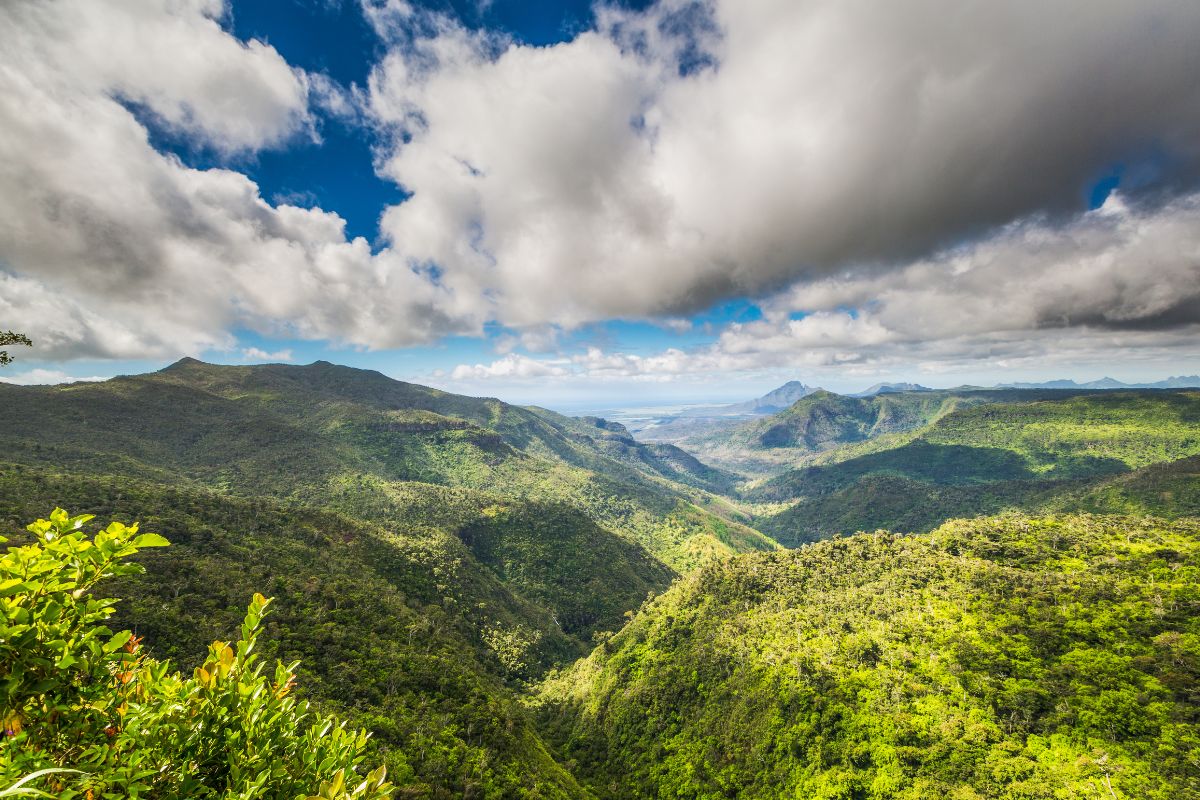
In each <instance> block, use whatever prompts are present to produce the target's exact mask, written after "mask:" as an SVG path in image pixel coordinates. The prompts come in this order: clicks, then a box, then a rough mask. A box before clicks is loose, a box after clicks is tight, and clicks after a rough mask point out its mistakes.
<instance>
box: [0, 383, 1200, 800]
mask: <svg viewBox="0 0 1200 800" xmlns="http://www.w3.org/2000/svg"><path fill="white" fill-rule="evenodd" d="M0 402H3V403H4V405H5V408H6V409H8V410H9V415H8V417H7V418H6V422H5V425H4V426H2V427H0V452H2V453H3V456H2V457H0V522H2V524H3V527H4V535H6V536H9V537H10V539H14V541H16V542H17V543H23V542H26V541H28V535H27V534H25V533H24V532H22V528H23V526H24V525H25V524H26V523H27V522H29V521H31V520H34V519H37V518H38V517H40V516H45V515H46V514H47V513H48V512H49V509H52V508H54V507H55V506H62V507H65V508H70V509H72V510H80V511H83V510H86V511H87V512H88V513H91V514H96V515H99V516H100V517H101V518H103V519H116V520H123V521H133V520H140V521H141V523H142V525H143V527H144V528H145V529H147V530H153V531H155V532H157V533H160V534H162V535H163V536H164V537H166V539H167V540H168V541H170V542H171V545H170V546H169V547H165V548H161V549H152V550H146V551H144V552H138V553H137V554H136V555H135V556H134V558H135V560H136V562H137V563H139V564H141V565H143V566H144V567H145V568H146V570H145V572H144V573H140V574H127V575H121V576H119V577H117V578H115V579H113V580H111V581H110V582H109V585H108V587H107V589H106V591H109V592H111V593H112V594H113V595H115V596H117V597H120V598H122V600H121V602H120V603H119V604H118V605H117V606H116V609H115V616H114V618H113V620H112V622H111V623H110V624H111V625H112V626H113V627H114V629H115V628H119V627H126V628H129V629H131V630H132V631H134V632H135V633H136V634H137V635H138V636H140V637H143V638H144V640H145V642H146V647H147V648H148V652H149V653H151V654H153V656H154V657H155V658H160V659H161V658H168V659H170V660H171V661H172V662H173V663H175V664H178V665H179V666H181V667H183V668H184V669H185V670H190V669H192V668H193V667H198V666H200V665H201V663H202V662H201V661H200V660H198V659H200V658H201V657H202V655H203V653H204V650H205V647H206V646H207V645H208V643H210V642H212V641H213V640H218V641H219V640H222V639H228V638H229V637H230V636H231V634H232V632H233V631H235V630H236V629H237V626H238V624H239V620H240V619H241V617H242V615H243V613H244V608H245V603H246V600H247V598H249V597H251V596H253V595H255V594H256V593H263V594H265V595H268V596H270V597H272V598H273V601H272V613H271V615H270V616H269V617H268V618H266V620H265V621H264V622H263V635H264V639H265V640H266V641H268V642H269V644H267V645H265V647H266V648H267V649H266V650H265V651H264V654H265V656H266V657H269V658H271V659H275V658H278V659H280V660H281V661H282V662H284V663H291V662H293V661H295V662H298V663H299V666H298V668H297V670H298V671H297V673H296V677H297V679H298V681H299V685H300V687H301V691H302V692H303V694H304V696H305V697H306V698H308V699H309V700H311V701H312V702H313V703H314V704H315V707H316V708H317V709H318V710H320V711H321V712H323V713H333V714H336V715H339V716H340V717H341V718H342V719H344V720H346V721H347V722H348V723H349V724H351V725H353V726H355V727H359V728H363V729H365V730H368V731H370V732H371V734H372V738H371V739H370V742H369V744H368V745H367V746H366V749H365V750H364V751H363V755H362V756H361V758H363V759H365V760H364V761H363V763H364V764H365V765H366V766H368V767H371V766H373V765H381V766H386V767H387V774H388V776H389V780H390V781H391V782H392V783H393V784H394V785H395V796H396V797H413V798H451V797H473V798H509V797H514V798H643V797H644V798H655V797H675V798H717V797H747V798H753V797H763V798H767V797H776V796H780V792H782V793H783V794H784V795H786V796H797V797H813V798H818V797H820V798H830V799H831V800H832V799H833V798H838V799H841V800H856V799H857V798H871V799H872V800H874V799H875V798H878V799H879V800H883V798H909V797H911V798H918V797H926V796H930V795H932V794H944V795H946V796H949V797H955V798H963V800H967V799H968V798H969V799H971V800H974V799H975V798H991V797H1005V798H1008V797H1012V798H1018V797H1019V798H1043V797H1044V798H1047V800H1049V798H1051V797H1080V798H1082V797H1089V796H1095V793H1096V792H1097V791H1102V792H1107V793H1109V796H1113V797H1117V798H1121V799H1122V800H1123V799H1124V798H1131V799H1132V798H1158V797H1161V798H1168V797H1170V798H1176V797H1200V783H1198V781H1200V767H1198V766H1197V764H1198V762H1197V761H1196V760H1195V759H1196V757H1197V753H1200V749H1198V748H1200V742H1198V741H1197V740H1196V738H1195V736H1194V734H1193V733H1191V732H1190V731H1192V730H1193V728H1192V726H1193V725H1194V724H1195V722H1196V719H1195V715H1196V713H1197V708H1198V706H1197V702H1198V699H1197V698H1196V697H1195V696H1194V693H1192V692H1191V691H1190V689H1189V688H1188V686H1190V682H1191V681H1193V680H1194V679H1195V677H1196V675H1195V674H1194V673H1195V669H1196V663H1195V659H1196V658H1197V657H1198V656H1197V654H1196V651H1195V647H1194V644H1195V642H1194V641H1193V640H1194V639H1195V638H1196V637H1197V636H1198V635H1200V630H1197V629H1196V628H1195V622H1196V619H1197V615H1196V612H1197V610H1198V609H1197V607H1196V603H1197V602H1200V600H1197V598H1200V581H1198V579H1197V576H1196V575H1195V574H1194V573H1195V570H1194V567H1193V566H1192V563H1193V562H1194V560H1195V555H1196V553H1195V549H1196V547H1197V545H1198V541H1200V540H1198V536H1200V529H1198V528H1197V527H1196V525H1197V522H1196V520H1197V518H1200V483H1198V480H1197V479H1198V475H1200V473H1198V468H1197V458H1200V392H1195V391H1186V390H1179V391H1114V392H1094V391H1093V392H1087V391H1055V390H1032V389H1031V390H987V391H979V390H970V391H963V392H934V391H927V390H926V391H912V392H905V391H896V392H889V393H887V394H881V395H876V396H873V397H842V396H838V395H834V394H831V393H829V392H823V391H817V392H813V393H808V394H806V395H805V396H803V397H801V398H800V399H798V400H797V401H796V402H795V403H794V404H793V405H792V406H791V407H789V408H787V409H784V410H782V411H779V412H777V413H774V414H771V415H763V416H760V417H759V418H757V419H753V420H750V421H748V422H740V423H738V424H737V425H719V426H716V427H710V428H709V429H708V431H707V433H706V434H705V436H706V437H707V438H706V439H705V441H703V442H701V443H700V444H699V445H697V443H696V442H689V441H687V440H683V441H681V442H680V444H678V445H676V444H668V443H662V442H642V441H639V440H638V439H637V438H635V437H634V436H632V435H631V434H630V433H629V431H628V430H627V429H626V428H625V427H624V426H622V425H620V424H618V423H614V422H611V421H607V420H604V419H600V418H597V417H578V418H576V417H567V416H563V415H561V414H557V413H555V412H552V411H549V410H546V409H543V408H538V407H520V406H513V405H509V404H506V403H503V402H501V401H499V400H494V399H477V398H471V397H464V396H459V395H453V394H447V393H445V392H440V391H438V390H434V389H429V388H426V387H422V386H418V385H415V384H407V383H402V382H398V381H394V380H391V379H389V378H386V377H385V376H383V375H381V374H379V373H374V372H369V371H363V370H355V369H349V368H345V367H337V366H334V365H332V364H327V363H323V362H318V363H316V364H313V365H310V366H305V367H294V366H284V365H267V366H260V367H228V366H215V365H210V364H204V363H202V362H198V361H194V360H187V359H185V360H184V361H182V362H179V363H177V364H175V365H172V366H171V367H168V368H167V369H165V370H162V371H160V372H157V373H152V374H148V375H139V376H129V377H122V378H117V379H113V380H110V381H107V382H103V383H90V384H83V383H80V384H71V385H65V386H57V387H12V386H5V385H0ZM689 448H690V450H689ZM714 454H715V455H716V456H717V458H718V461H719V464H720V466H712V465H710V463H709V462H708V461H707V459H708V457H709V456H711V455H714ZM1081 514H1083V515H1081ZM1086 514H1095V515H1098V516H1087V515H1086ZM994 515H1001V516H994ZM864 530H865V531H880V532H877V533H866V534H862V533H857V532H858V531H864ZM882 530H886V531H889V532H886V533H885V532H882ZM899 534H912V535H910V536H902V535H899ZM808 543H815V544H808ZM781 546H782V547H787V548H795V547H799V549H795V550H784V549H782V547H781ZM1118 619H1120V620H1127V622H1124V623H1121V624H1117V623H1116V622H1115V620H1118ZM364 769H365V767H364ZM1056 792H1057V794H1056ZM1063 792H1066V793H1065V794H1064V793H1063ZM1100 796H1103V795H1100Z"/></svg>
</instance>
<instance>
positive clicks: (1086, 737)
mask: <svg viewBox="0 0 1200 800" xmlns="http://www.w3.org/2000/svg"><path fill="white" fill-rule="evenodd" d="M1198 558H1200V523H1198V522H1197V521H1196V520H1191V521H1184V522H1174V523H1168V522H1163V521H1156V520H1152V519H1141V518H1129V517H1088V516H1082V517H1070V516H1068V517H1050V518H1028V517H1002V518H989V519H979V520H972V521H957V522H953V523H948V524H946V525H944V526H942V527H940V528H938V529H937V530H936V531H934V532H932V533H930V534H925V535H919V536H910V537H897V536H893V535H891V534H888V533H883V532H880V533H875V534H860V535H858V536H853V537H849V538H843V539H836V540H833V541H827V542H822V543H820V544H817V545H813V546H809V547H805V548H802V549H800V550H794V551H785V552H779V553H771V554H763V555H757V556H747V557H741V558H738V559H736V560H734V561H728V562H721V563H714V564H711V565H708V566H706V567H704V568H702V569H701V570H699V571H698V572H696V573H693V574H691V575H689V576H688V577H686V578H684V579H682V580H680V581H679V582H678V583H676V585H675V586H674V587H672V589H671V590H670V591H669V592H667V593H666V594H664V595H662V596H660V597H658V598H656V599H655V600H654V601H653V602H651V603H649V604H647V605H646V606H645V607H644V608H643V609H642V611H641V612H640V613H639V614H638V616H637V617H636V618H635V619H634V621H633V622H632V623H631V624H630V625H629V626H627V627H626V628H625V629H624V630H623V631H621V633H619V634H618V635H617V636H616V637H614V638H613V639H611V640H610V641H608V642H606V643H605V644H604V645H603V646H602V647H600V648H598V649H597V650H596V651H595V652H593V653H592V655H591V656H589V657H588V658H587V659H585V660H583V661H581V662H579V663H578V664H576V665H575V666H574V667H572V668H571V669H570V670H569V671H567V672H566V673H565V674H563V675H561V676H558V677H556V678H554V679H552V680H550V681H549V682H548V683H547V684H546V685H545V686H544V687H543V688H542V690H541V697H542V703H543V706H542V712H541V714H542V719H543V725H544V727H545V729H546V730H547V731H548V733H547V735H548V738H549V739H550V740H551V742H552V743H553V745H554V746H555V747H556V748H557V749H558V750H559V751H560V752H561V753H562V754H563V756H564V757H566V758H569V759H571V760H572V761H573V762H574V763H576V764H577V767H576V770H575V775H576V777H577V778H578V779H579V780H580V781H581V782H582V783H583V784H584V785H585V787H586V788H587V789H589V790H591V791H592V792H594V793H595V794H596V795H597V796H598V797H601V798H636V797H645V798H651V797H673V798H710V797H713V798H715V797H737V798H744V799H745V800H756V799H758V798H761V799H762V800H767V799H768V798H778V797H806V798H807V797H812V798H818V797H820V798H860V797H861V798H914V800H915V798H928V797H947V798H991V797H997V798H998V797H1012V798H1017V797H1021V798H1053V797H1079V798H1083V797H1113V798H1134V797H1136V798H1146V799H1147V800H1174V799H1175V798H1184V797H1188V798H1195V797H1198V796H1200V771H1198V770H1197V768H1196V764H1195V760H1194V759H1195V755H1196V747H1197V743H1196V739H1195V736H1194V731H1195V726H1196V724H1197V723H1198V722H1200V694H1198V693H1197V690H1196V687H1197V686H1198V685H1200V615H1198V614H1197V613H1196V610H1197V609H1196V603H1195V598H1196V597H1198V596H1200V571H1198V570H1197V568H1196V566H1195V565H1196V564H1197V563H1198V561H1197V559H1198ZM1169 598H1170V599H1169ZM1185 598H1187V599H1185Z"/></svg>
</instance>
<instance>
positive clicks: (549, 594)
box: [0, 360, 776, 797]
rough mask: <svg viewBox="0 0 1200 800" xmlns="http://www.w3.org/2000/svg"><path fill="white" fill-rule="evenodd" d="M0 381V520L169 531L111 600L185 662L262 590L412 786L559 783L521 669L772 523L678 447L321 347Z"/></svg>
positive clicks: (447, 789)
mask: <svg viewBox="0 0 1200 800" xmlns="http://www.w3.org/2000/svg"><path fill="white" fill-rule="evenodd" d="M0 402H2V403H3V405H4V407H5V409H6V412H7V418H6V424H5V425H4V426H0V453H2V455H0V462H2V463H0V519H2V520H3V521H4V528H5V530H4V533H5V534H7V535H17V536H20V535H21V534H20V531H21V528H22V527H23V526H24V524H25V523H26V522H28V521H29V520H32V519H35V518H37V517H38V516H44V515H45V514H47V513H48V511H49V509H52V508H54V507H55V506H56V505H60V506H64V507H69V508H72V509H81V510H82V509H86V510H87V511H88V512H89V513H93V514H100V515H105V516H108V517H112V518H117V519H124V520H135V519H136V520H141V521H142V522H143V523H144V524H145V525H146V526H148V527H152V528H153V529H155V530H157V531H159V532H161V533H162V534H163V535H165V536H167V538H168V539H170V540H171V541H172V542H173V543H174V546H172V547H171V548H168V549H166V550H163V551H161V552H156V551H149V552H147V553H145V554H139V556H138V558H140V559H141V560H142V561H143V562H144V563H145V564H146V566H147V567H148V568H149V569H148V570H147V572H146V573H145V574H144V575H140V576H136V577H130V578H126V579H123V581H122V582H120V583H118V584H117V585H116V586H115V588H114V590H113V591H114V593H115V594H116V595H117V596H120V597H123V598H125V599H124V601H123V602H122V603H121V604H120V605H119V606H118V620H119V621H120V622H121V623H123V624H127V625H129V626H131V627H132V628H134V629H135V630H137V631H138V632H139V633H141V634H142V635H144V636H145V637H146V641H147V644H148V646H149V647H150V649H151V650H152V651H153V652H154V653H155V654H156V655H160V656H165V657H172V658H176V659H182V660H183V662H184V665H185V666H187V667H189V668H190V666H192V665H191V664H190V663H188V661H189V659H193V658H197V657H199V656H200V655H201V654H203V652H204V647H205V646H206V645H207V643H208V642H210V641H212V640H213V639H217V638H221V637H225V638H228V637H229V636H230V632H231V631H233V630H235V629H236V626H237V621H238V619H239V616H240V614H241V609H242V608H243V607H244V604H245V601H246V598H247V597H249V596H251V595H252V594H253V593H254V592H263V593H266V594H270V595H273V596H274V597H276V609H277V613H276V614H275V616H274V617H273V619H272V620H271V621H270V622H269V623H268V626H269V631H270V634H271V639H272V640H273V641H276V642H277V643H278V644H277V647H278V655H279V656H280V657H281V658H284V659H292V658H296V659H300V660H301V662H302V664H303V666H302V670H303V676H302V677H304V678H305V681H304V685H305V687H306V691H307V692H308V693H309V696H310V697H312V698H313V699H315V700H316V701H318V703H320V704H321V705H323V706H325V707H328V708H330V709H335V710H338V711H340V712H342V713H345V714H348V715H349V716H350V717H351V718H352V719H353V720H354V721H356V723H358V724H361V725H363V726H364V727H366V728H368V729H370V730H372V731H374V733H375V738H374V741H375V743H376V745H377V746H378V747H380V748H381V750H382V752H383V756H382V757H383V758H384V759H385V761H387V763H390V764H391V765H392V766H393V767H396V769H393V771H392V774H393V775H397V774H401V773H402V772H404V771H405V770H407V771H410V772H411V774H410V779H409V781H408V784H409V785H408V787H407V789H405V791H406V792H408V793H409V794H411V796H418V797H424V796H428V797H461V796H481V797H482V796H498V797H499V796H503V797H507V796H524V795H525V794H526V793H532V794H531V795H530V796H538V797H571V796H578V790H577V787H575V785H574V781H573V779H572V778H571V777H570V775H569V773H568V772H567V771H566V770H565V769H564V768H563V767H562V766H560V765H559V764H557V763H555V761H554V760H553V759H552V758H551V757H550V756H549V755H548V754H547V751H546V749H545V748H544V746H543V745H542V744H541V741H540V739H539V737H538V734H537V732H536V731H535V730H534V729H533V727H532V726H531V724H530V722H529V718H528V714H527V713H526V712H525V711H524V710H523V709H522V707H521V706H520V704H519V702H518V700H517V698H518V696H519V693H520V690H521V686H522V685H523V684H524V682H526V681H528V680H530V679H532V678H535V677H537V676H539V675H541V674H542V673H544V672H545V670H547V669H549V668H551V667H555V666H562V665H565V664H568V663H570V662H571V661H572V660H574V659H575V658H577V657H578V656H580V655H582V654H585V653H586V652H587V651H588V650H589V649H590V647H591V646H592V643H593V641H594V639H595V638H597V637H600V638H602V637H603V636H604V635H609V634H610V633H611V632H613V631H615V630H617V629H619V628H620V626H621V625H623V624H624V622H625V621H626V612H629V611H632V610H634V609H636V608H637V607H638V606H639V605H640V604H641V603H642V602H643V601H644V600H645V598H646V596H647V594H650V593H655V592H660V591H662V590H664V589H665V588H667V586H668V585H669V584H670V582H671V580H672V579H673V578H674V577H675V576H676V574H677V571H678V570H683V569H687V568H690V567H692V566H694V565H696V564H699V563H703V562H704V561H706V560H708V559H712V558H716V557H721V556H725V555H728V554H730V553H734V552H737V551H739V550H745V549H770V548H773V547H775V546H776V545H775V544H774V543H773V542H772V541H771V540H770V539H767V538H765V537H763V536H762V535H761V534H758V533H757V532H756V531H753V530H752V529H750V528H747V527H745V526H744V525H743V524H741V523H740V522H738V521H737V518H738V517H739V516H740V515H739V512H737V511H736V509H734V508H733V507H732V506H731V505H730V504H729V503H728V502H727V501H724V500H721V499H720V498H718V497H716V496H714V495H712V494H710V493H708V492H707V491H706V490H705V489H704V488H701V487H703V486H705V485H707V484H708V483H709V482H712V481H716V482H718V483H719V482H720V481H721V480H722V476H721V475H720V474H719V473H718V472H716V471H714V470H710V469H708V468H706V467H704V465H702V464H700V463H699V462H696V461H695V460H694V459H692V458H691V457H689V456H687V455H686V454H684V453H682V452H681V451H674V450H672V449H670V448H663V447H657V446H654V447H648V446H644V445H640V444H639V443H637V442H635V441H633V440H632V439H631V438H630V437H629V436H628V435H627V434H625V433H624V432H623V431H621V430H620V429H619V428H613V427H611V426H607V425H606V424H604V423H602V422H601V421H598V420H591V421H578V420H574V419H570V418H567V417H561V416H559V415H556V414H554V413H553V412H549V411H545V410H540V409H523V408H518V407H514V406H509V405H507V404H504V403H501V402H500V401H497V400H478V399H474V398H466V397H459V396H455V395H448V394H445V393H443V392H438V391H436V390H432V389H427V388H425V387H420V386H415V385H411V384H404V383H400V382H397V381H392V380H390V379H388V378H385V377H384V376H382V375H380V374H378V373H371V372H365V371H362V370H353V369H348V368H343V367H335V366H333V365H330V364H315V365H312V366H309V367H286V366H266V367H215V366H212V365H207V364H202V363H200V362H196V361H191V360H185V361H183V362H180V363H179V364H176V365H174V366H172V367H170V368H168V369H166V370H164V371H162V372H159V373H155V374H151V375H144V376H133V377H127V378H118V379H115V380H112V381H108V382H104V383H98V384H75V385H70V386H62V387H13V386H8V385H0ZM675 479H678V480H675ZM714 511H715V512H718V513H714ZM400 767H403V770H401V771H400V772H397V770H398V769H400Z"/></svg>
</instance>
